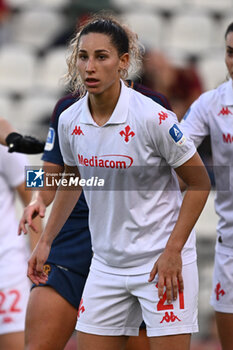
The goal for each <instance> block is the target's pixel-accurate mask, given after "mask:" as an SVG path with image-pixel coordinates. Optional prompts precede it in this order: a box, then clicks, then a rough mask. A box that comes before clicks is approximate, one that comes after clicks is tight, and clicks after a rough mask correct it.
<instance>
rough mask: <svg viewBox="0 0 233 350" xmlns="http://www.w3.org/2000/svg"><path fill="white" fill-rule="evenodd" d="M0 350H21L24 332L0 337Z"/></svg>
mask: <svg viewBox="0 0 233 350" xmlns="http://www.w3.org/2000/svg"><path fill="white" fill-rule="evenodd" d="M0 349H5V350H23V349H24V332H14V333H8V334H2V335H0Z"/></svg>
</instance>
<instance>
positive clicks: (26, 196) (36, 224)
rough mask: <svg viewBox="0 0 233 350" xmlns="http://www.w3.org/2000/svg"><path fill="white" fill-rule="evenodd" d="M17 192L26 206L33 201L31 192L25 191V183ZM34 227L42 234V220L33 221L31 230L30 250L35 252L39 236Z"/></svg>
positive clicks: (17, 188) (18, 187)
mask: <svg viewBox="0 0 233 350" xmlns="http://www.w3.org/2000/svg"><path fill="white" fill-rule="evenodd" d="M16 191H17V192H18V194H19V197H20V199H21V201H22V203H23V204H24V205H25V206H26V205H28V203H29V202H30V200H31V197H32V192H31V191H29V190H27V191H26V190H25V182H23V183H21V184H20V185H19V186H17V187H16ZM33 227H37V230H36V232H37V233H39V234H40V233H41V232H42V220H41V218H40V217H37V218H35V219H34V220H33V224H32V227H31V229H30V230H29V241H30V248H31V250H33V249H34V248H35V246H36V244H37V242H38V238H39V235H37V234H35V230H33Z"/></svg>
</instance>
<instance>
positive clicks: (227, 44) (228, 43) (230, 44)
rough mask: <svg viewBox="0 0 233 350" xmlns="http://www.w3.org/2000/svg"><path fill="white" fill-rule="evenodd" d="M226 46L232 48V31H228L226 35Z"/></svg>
mask: <svg viewBox="0 0 233 350" xmlns="http://www.w3.org/2000/svg"><path fill="white" fill-rule="evenodd" d="M226 46H227V47H228V46H229V47H230V48H232V49H233V32H229V33H228V34H227V36H226Z"/></svg>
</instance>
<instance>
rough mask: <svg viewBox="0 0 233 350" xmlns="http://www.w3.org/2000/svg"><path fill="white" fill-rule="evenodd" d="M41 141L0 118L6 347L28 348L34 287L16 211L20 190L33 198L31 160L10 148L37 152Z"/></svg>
mask: <svg viewBox="0 0 233 350" xmlns="http://www.w3.org/2000/svg"><path fill="white" fill-rule="evenodd" d="M12 137H13V138H12ZM16 139H17V141H16ZM6 140H7V141H6ZM9 140H10V141H9ZM8 141H9V142H8ZM16 143H17V144H16ZM39 144H40V141H38V140H36V139H34V138H30V137H26V138H25V137H23V136H22V135H20V134H18V133H17V132H16V130H15V129H14V128H13V127H12V126H11V125H10V124H9V123H8V121H7V120H5V119H3V118H0V349H3V350H23V349H24V324H25V313H26V306H27V301H28V297H29V291H30V282H29V280H28V279H27V277H26V271H27V259H28V257H29V254H30V251H29V247H28V244H27V241H26V239H25V237H17V231H18V221H17V219H16V213H15V196H16V193H18V194H19V196H20V199H21V200H22V202H23V203H24V204H28V203H29V201H30V199H31V193H30V191H25V182H24V180H25V165H27V164H28V161H27V158H26V156H25V155H23V154H16V153H14V154H10V153H8V151H9V152H12V151H15V150H16V149H17V150H18V151H22V150H24V151H25V150H27V149H28V148H27V147H28V146H30V151H31V152H32V153H33V151H35V150H36V149H37V150H38V145H39ZM6 146H9V148H7V147H6ZM25 147H26V148H25ZM37 221H38V219H37ZM37 224H39V221H38V222H37ZM36 240H37V237H36V238H35V235H33V236H32V234H30V243H31V245H32V247H34V246H35V244H36Z"/></svg>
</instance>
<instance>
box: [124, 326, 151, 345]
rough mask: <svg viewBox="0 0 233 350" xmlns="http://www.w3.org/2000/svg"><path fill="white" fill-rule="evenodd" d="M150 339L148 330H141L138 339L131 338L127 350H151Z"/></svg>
mask: <svg viewBox="0 0 233 350" xmlns="http://www.w3.org/2000/svg"><path fill="white" fill-rule="evenodd" d="M149 349H150V343H149V338H148V337H147V335H146V329H140V331H139V336H138V337H129V339H128V341H127V344H126V348H125V350H149Z"/></svg>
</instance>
